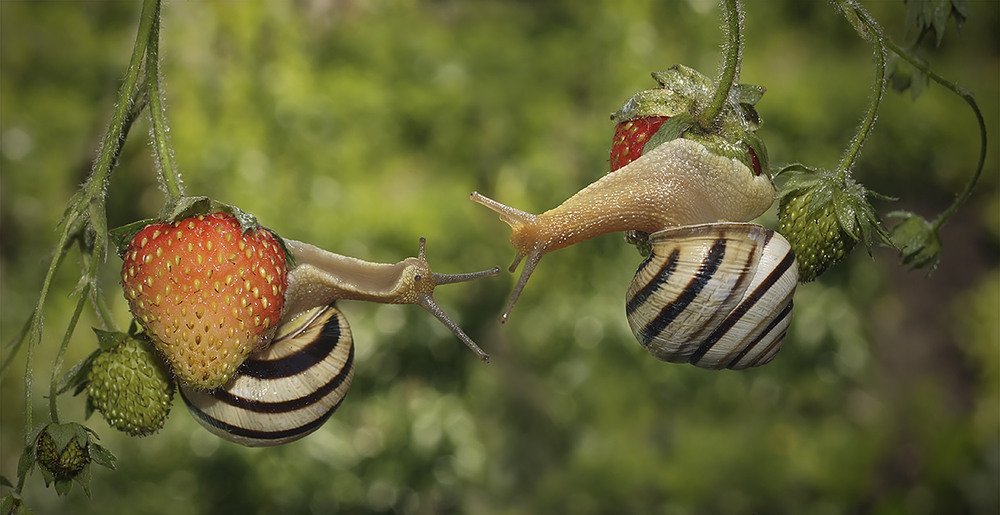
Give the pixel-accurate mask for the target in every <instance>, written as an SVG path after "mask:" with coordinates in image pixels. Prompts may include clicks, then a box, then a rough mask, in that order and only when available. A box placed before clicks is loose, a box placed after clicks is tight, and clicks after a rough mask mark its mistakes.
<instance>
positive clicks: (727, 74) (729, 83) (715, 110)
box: [698, 0, 743, 128]
mask: <svg viewBox="0 0 1000 515" xmlns="http://www.w3.org/2000/svg"><path fill="white" fill-rule="evenodd" d="M722 8H723V19H724V20H725V23H726V43H725V45H724V46H723V51H724V52H725V55H724V56H723V59H724V64H723V68H722V74H721V75H720V76H719V81H718V84H717V85H716V89H715V94H714V95H713V96H712V100H711V101H710V103H709V104H708V106H707V107H705V109H704V110H702V111H701V112H700V113H698V123H699V124H700V125H701V126H702V127H704V128H710V127H711V126H712V124H713V123H714V122H715V118H716V117H717V116H718V115H719V112H721V111H722V106H724V105H725V104H726V100H727V99H728V98H729V90H730V89H731V88H732V87H733V84H734V83H735V82H736V81H737V80H738V79H739V75H740V55H741V53H742V51H743V27H742V23H741V21H742V20H743V8H742V6H741V5H740V2H739V0H722Z"/></svg>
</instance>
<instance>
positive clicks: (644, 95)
mask: <svg viewBox="0 0 1000 515" xmlns="http://www.w3.org/2000/svg"><path fill="white" fill-rule="evenodd" d="M652 76H653V79H654V80H656V82H657V83H658V85H659V86H658V87H656V88H654V89H649V90H644V91H640V92H638V93H636V94H635V95H633V96H632V98H630V99H629V100H628V101H626V102H625V104H623V105H622V107H621V108H620V109H618V111H616V112H615V113H614V114H612V115H611V119H612V121H614V122H616V123H617V127H616V130H615V139H614V143H613V146H612V150H611V167H612V171H613V170H616V169H617V168H619V167H621V166H624V165H625V164H627V163H628V162H630V159H629V158H631V160H634V159H638V157H640V156H641V155H642V154H644V153H646V152H648V151H649V150H651V149H653V148H655V147H657V146H659V145H660V144H662V143H665V142H667V141H671V140H674V139H677V138H687V139H691V140H695V141H698V142H699V143H701V144H703V145H705V147H706V148H708V149H709V150H710V151H712V152H714V153H716V154H719V155H722V156H725V157H728V158H731V159H736V160H739V161H740V162H742V163H743V164H744V165H746V166H747V168H748V169H750V170H751V171H752V172H753V173H754V175H757V176H759V175H760V174H762V173H764V172H765V171H767V170H768V162H767V150H766V148H765V146H764V143H763V141H762V140H761V139H760V138H759V137H758V136H757V135H756V131H757V129H758V128H759V127H760V123H761V120H760V116H759V115H758V113H757V111H756V108H755V107H754V106H755V105H756V104H757V102H758V101H759V100H760V99H761V98H762V97H763V95H764V88H763V87H761V86H755V85H750V84H734V85H733V87H732V88H731V89H730V92H729V98H728V100H727V102H726V103H725V105H724V106H723V108H722V109H721V110H720V112H719V114H718V116H716V117H715V119H714V120H713V121H712V123H711V125H710V126H707V127H706V126H702V125H701V124H699V123H698V122H697V120H698V114H699V113H700V112H701V111H702V110H704V109H706V108H707V106H708V104H709V103H710V101H711V97H712V95H713V92H714V91H715V89H716V88H715V82H714V81H712V80H711V79H709V78H708V77H706V76H705V75H703V74H701V73H700V72H698V71H697V70H695V69H693V68H689V67H687V66H683V65H675V66H673V67H671V68H670V69H668V70H665V71H661V72H654V73H653V74H652ZM637 127H638V129H637ZM643 131H645V132H643ZM636 132H638V133H639V135H641V137H638V136H634V135H633V134H635V133H636ZM639 142H642V151H641V152H638V151H637V150H636V146H637V144H638V143H639Z"/></svg>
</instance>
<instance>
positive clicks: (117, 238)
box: [108, 218, 158, 257]
mask: <svg viewBox="0 0 1000 515" xmlns="http://www.w3.org/2000/svg"><path fill="white" fill-rule="evenodd" d="M157 222H158V220H157V219H155V218H147V219H145V220H139V221H137V222H132V223H130V224H126V225H123V226H121V227H115V228H114V229H111V231H110V232H109V233H108V234H109V238H110V239H111V244H112V245H114V246H115V250H116V251H117V252H118V257H123V256H124V255H125V251H126V250H127V249H128V244H129V242H131V241H132V238H133V237H135V235H136V234H137V233H138V232H139V231H141V230H142V229H143V228H145V227H146V226H147V225H150V224H155V223H157Z"/></svg>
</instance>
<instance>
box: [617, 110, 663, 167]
mask: <svg viewBox="0 0 1000 515" xmlns="http://www.w3.org/2000/svg"><path fill="white" fill-rule="evenodd" d="M669 118H670V117H669V116H642V117H639V118H633V119H631V120H626V121H624V122H621V123H619V124H618V126H617V127H615V138H614V140H612V143H611V171H612V172H613V171H615V170H617V169H619V168H621V167H623V166H625V165H627V164H629V163H631V162H632V161H635V160H636V159H639V158H640V157H642V149H643V147H645V146H646V143H647V142H648V141H649V138H650V137H652V136H653V134H656V131H657V130H659V128H660V126H661V125H663V122H665V121H667V119H669Z"/></svg>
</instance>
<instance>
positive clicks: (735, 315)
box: [688, 231, 795, 363]
mask: <svg viewBox="0 0 1000 515" xmlns="http://www.w3.org/2000/svg"><path fill="white" fill-rule="evenodd" d="M769 232H770V231H769ZM794 261H795V257H794V256H792V255H791V253H788V254H785V257H784V258H782V260H781V262H779V263H778V265H777V266H776V267H775V268H774V270H771V273H769V274H768V275H767V277H766V278H765V279H764V280H763V281H762V282H761V283H760V284H759V285H758V286H757V288H756V289H755V290H754V291H753V292H751V293H750V295H748V296H747V298H746V299H745V300H744V301H743V302H741V303H740V304H739V305H738V306H736V308H735V309H733V311H732V312H731V313H730V314H729V316H727V317H726V319H725V320H723V321H722V323H721V324H719V327H718V328H717V329H716V330H715V331H713V332H712V334H710V335H709V336H708V338H706V339H705V341H703V342H702V343H701V345H699V346H698V349H697V350H695V351H694V353H693V354H691V358H690V359H689V360H688V362H689V363H697V362H698V361H700V360H701V358H703V357H704V356H705V354H707V353H708V351H710V350H711V349H712V347H714V346H715V344H716V343H718V342H719V340H720V339H722V337H723V336H725V335H726V333H728V332H729V330H730V329H732V328H733V326H734V325H736V323H737V322H739V321H740V320H741V319H742V318H743V316H744V315H746V313H747V312H748V311H750V309H751V308H752V307H753V306H754V304H757V302H758V301H759V300H760V299H761V298H763V297H764V295H767V293H768V291H769V290H770V289H771V287H772V286H774V284H775V283H776V282H778V280H779V279H781V277H782V276H784V275H785V272H787V271H788V269H789V267H791V266H792V263H793V262H794Z"/></svg>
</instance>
